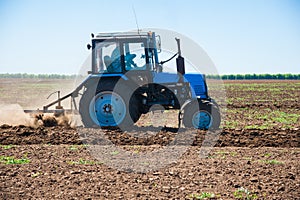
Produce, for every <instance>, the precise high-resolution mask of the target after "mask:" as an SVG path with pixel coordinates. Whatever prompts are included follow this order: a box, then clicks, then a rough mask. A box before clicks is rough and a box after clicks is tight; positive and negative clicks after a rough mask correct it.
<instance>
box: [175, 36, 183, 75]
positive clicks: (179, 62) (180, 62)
mask: <svg viewBox="0 0 300 200" xmlns="http://www.w3.org/2000/svg"><path fill="white" fill-rule="evenodd" d="M175 40H176V42H177V47H178V57H177V58H176V66H177V73H178V74H179V75H181V76H183V75H184V74H185V65H184V58H183V57H182V56H181V49H180V39H179V38H175Z"/></svg>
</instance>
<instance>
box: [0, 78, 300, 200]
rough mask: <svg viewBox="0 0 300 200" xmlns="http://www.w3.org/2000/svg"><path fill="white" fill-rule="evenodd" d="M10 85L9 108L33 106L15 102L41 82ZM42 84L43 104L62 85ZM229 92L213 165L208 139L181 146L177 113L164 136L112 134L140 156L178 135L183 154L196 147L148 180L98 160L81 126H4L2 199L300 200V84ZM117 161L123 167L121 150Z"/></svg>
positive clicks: (231, 86) (254, 84) (235, 84)
mask: <svg viewBox="0 0 300 200" xmlns="http://www.w3.org/2000/svg"><path fill="white" fill-rule="evenodd" d="M9 81H11V80H0V92H1V97H0V102H1V103H3V104H4V105H6V104H8V103H18V104H20V105H21V106H22V107H24V106H25V105H27V106H28V105H29V102H28V100H25V98H20V95H19V98H18V99H19V100H17V102H16V100H14V99H12V98H9V97H8V96H11V97H14V95H12V94H10V93H11V91H14V92H15V93H17V94H20V91H23V93H22V94H26V95H25V96H28V95H27V94H28V92H29V91H30V88H31V87H29V86H28V84H33V83H32V82H30V81H29V80H27V81H23V83H19V84H18V87H16V88H15V89H14V90H12V89H11V88H9V87H11V84H9ZM28 82H29V83H28ZM42 83H43V84H45V85H44V87H41V86H40V88H41V89H37V88H38V87H35V90H34V91H35V94H36V95H39V96H43V97H45V96H46V97H47V95H45V94H44V92H45V91H44V90H47V87H51V89H53V90H57V89H58V88H59V86H61V84H58V83H55V84H53V82H51V81H49V82H43V81H42ZM43 84H42V85H43ZM62 84H63V85H65V87H64V88H67V85H69V86H71V85H72V84H71V82H70V81H69V82H63V83H62ZM24 88H26V89H24ZM225 88H226V94H227V98H226V102H223V103H224V104H226V105H227V112H226V117H225V118H224V119H225V120H224V121H223V122H222V127H223V129H222V130H221V132H220V134H219V135H218V137H217V138H215V145H214V146H215V147H214V148H213V149H212V150H211V151H209V153H208V154H207V156H206V157H205V158H202V157H201V156H200V152H201V149H202V148H201V147H203V141H204V140H205V139H206V137H207V133H206V132H204V131H196V132H195V131H194V134H193V138H192V139H193V140H192V142H191V143H189V144H188V146H187V145H186V144H185V143H184V141H185V139H186V138H185V137H184V136H185V135H184V134H181V135H183V136H182V138H181V136H180V138H179V139H178V138H177V137H178V135H180V134H179V133H177V131H176V128H175V127H172V126H171V125H172V123H170V121H171V122H173V124H174V121H176V115H175V117H174V118H170V119H167V120H165V121H164V123H165V124H161V126H165V127H164V128H160V129H161V130H160V129H157V128H155V127H153V124H147V123H146V122H144V123H143V121H142V122H138V123H137V126H136V127H135V132H134V134H132V133H126V132H125V133H124V132H120V131H119V130H111V131H105V132H104V136H105V138H107V139H109V140H110V141H111V142H112V143H113V144H114V145H116V146H117V147H118V148H119V149H122V150H124V151H127V152H129V153H130V154H131V155H132V156H139V155H143V153H145V152H151V151H154V150H156V149H161V148H165V147H169V146H168V145H169V144H170V142H172V141H174V138H177V140H178V141H179V142H178V146H179V147H180V146H183V147H187V151H185V152H184V153H183V154H182V155H181V156H179V157H178V159H176V161H173V162H171V163H170V164H168V165H166V166H164V167H163V168H160V169H157V170H152V171H149V172H146V173H136V172H134V171H130V169H128V170H126V169H125V170H124V169H116V168H114V167H111V165H109V163H108V162H107V161H105V160H98V159H95V157H94V156H92V155H91V151H90V148H91V146H92V145H87V144H86V142H85V141H84V140H83V136H82V131H80V128H71V127H68V126H55V127H45V126H39V127H37V128H33V127H28V126H24V125H18V126H10V125H2V126H1V127H0V144H1V146H0V198H2V199H29V198H40V199H49V198H53V199H205V198H206V199H300V190H299V188H300V178H299V175H300V167H299V166H300V165H299V158H300V130H299V128H300V118H299V116H300V106H299V105H300V81H227V82H225ZM66 90H67V89H66ZM3 92H5V94H7V95H5V96H4V95H3ZM211 93H212V95H213V94H214V91H213V89H212V91H211ZM41 94H43V95H41ZM14 98H15V99H16V97H14ZM41 99H42V98H41ZM28 107H29V106H28ZM31 108H35V107H31ZM167 114H172V113H167ZM144 121H145V119H144ZM175 124H176V122H175ZM147 125H148V127H147V130H149V129H150V130H152V129H153V132H155V131H157V133H156V134H151V131H148V132H147V131H146V132H145V129H143V128H141V126H147ZM182 131H183V133H184V131H187V132H188V131H189V130H186V129H183V130H182ZM147 134H148V135H147ZM140 135H143V137H139V136H140ZM182 141H183V143H180V142H182ZM103 154H104V152H103ZM109 154H110V156H111V158H112V160H114V158H117V157H118V156H120V154H121V153H120V151H110V152H109ZM155 159H156V158H155ZM158 159H159V158H158ZM163 161H164V160H162V162H163ZM143 164H144V165H145V166H146V167H147V166H148V165H149V166H151V163H143Z"/></svg>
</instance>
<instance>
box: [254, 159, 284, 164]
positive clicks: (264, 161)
mask: <svg viewBox="0 0 300 200" xmlns="http://www.w3.org/2000/svg"><path fill="white" fill-rule="evenodd" d="M259 162H261V163H265V164H271V165H283V164H284V162H281V161H278V160H259Z"/></svg>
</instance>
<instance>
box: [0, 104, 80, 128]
mask: <svg viewBox="0 0 300 200" xmlns="http://www.w3.org/2000/svg"><path fill="white" fill-rule="evenodd" d="M3 124H7V125H11V126H18V125H24V126H30V127H34V128H37V127H40V126H46V127H51V126H66V127H72V128H75V127H76V126H79V125H81V123H80V120H79V118H78V117H77V116H75V115H72V114H62V115H59V116H54V115H53V114H42V113H31V114H28V113H25V112H24V110H23V108H22V107H21V106H20V105H19V104H0V125H3Z"/></svg>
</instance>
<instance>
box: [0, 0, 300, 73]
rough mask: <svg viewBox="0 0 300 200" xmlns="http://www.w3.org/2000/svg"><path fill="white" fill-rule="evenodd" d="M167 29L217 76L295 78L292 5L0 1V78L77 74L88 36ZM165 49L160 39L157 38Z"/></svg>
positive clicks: (298, 39) (260, 1)
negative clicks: (197, 51)
mask: <svg viewBox="0 0 300 200" xmlns="http://www.w3.org/2000/svg"><path fill="white" fill-rule="evenodd" d="M133 5H134V7H135V11H136V15H137V18H138V23H139V27H140V28H148V27H154V28H161V29H170V30H174V31H176V32H179V33H181V34H184V35H186V36H188V37H190V38H191V39H193V40H194V41H195V42H197V43H198V44H199V45H200V46H201V47H202V48H203V49H204V50H205V51H206V52H207V54H208V55H209V56H210V57H211V59H212V60H213V61H214V63H215V65H216V66H217V69H218V71H219V73H220V74H232V73H233V74H237V73H300V1H297V0H251V1H250V0H249V1H246V0H245V1H240V0H226V1H223V0H212V1H201V0H194V1H192V0H185V1H179V0H165V1H159V0H152V1H138V0H131V1H122V0H115V1H104V0H102V1H99V0H98V1H96V0H86V1H79V0H72V1H71V0H66V1H60V0H51V1H40V0H0V44H1V45H0V73H19V72H20V73H62V74H76V73H77V72H78V71H79V70H80V67H81V65H82V63H83V62H84V61H85V59H86V58H87V56H88V55H89V51H88V50H87V49H86V44H87V43H89V41H90V33H91V32H94V33H97V32H114V31H125V30H132V29H136V23H135V19H134V14H133V10H132V6H133ZM162 45H163V41H162Z"/></svg>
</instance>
